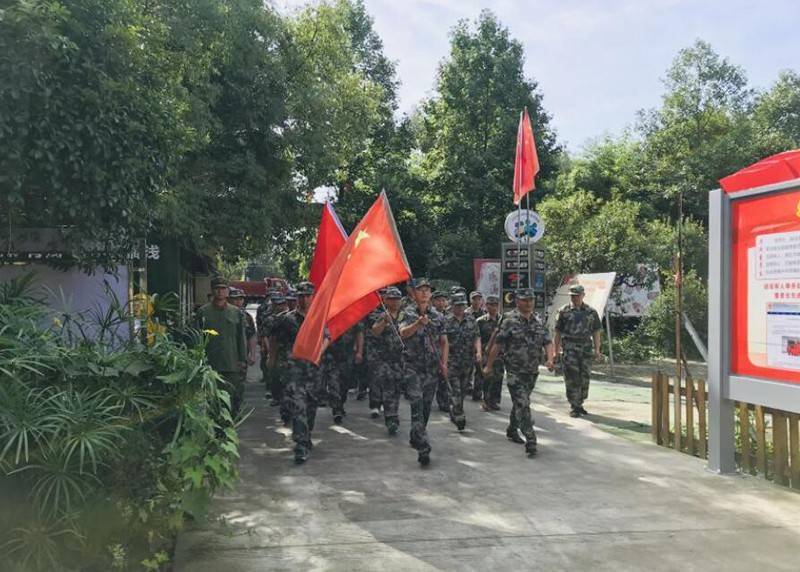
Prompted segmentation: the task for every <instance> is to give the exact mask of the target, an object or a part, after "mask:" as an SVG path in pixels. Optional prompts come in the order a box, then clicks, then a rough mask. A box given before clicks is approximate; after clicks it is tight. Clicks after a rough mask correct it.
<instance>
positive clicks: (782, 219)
mask: <svg viewBox="0 0 800 572" xmlns="http://www.w3.org/2000/svg"><path fill="white" fill-rule="evenodd" d="M730 228H731V259H730V260H731V274H730V276H731V294H732V295H731V338H730V339H731V346H730V347H731V352H730V373H731V375H742V376H752V377H759V378H763V379H769V380H772V381H779V382H784V383H790V384H800V371H794V370H788V369H780V368H774V367H763V366H760V365H756V364H754V363H753V362H752V361H751V360H750V355H749V352H748V304H749V302H750V300H751V294H752V293H751V292H749V291H748V267H747V263H748V260H747V256H748V249H750V248H753V247H755V245H756V239H757V237H759V236H763V235H769V234H774V233H780V232H790V231H800V190H797V189H794V190H790V191H787V192H783V193H776V194H767V195H762V196H754V197H746V198H740V199H735V200H733V201H731V227H730ZM769 283H770V284H769V286H770V287H771V289H770V291H769V292H768V294H769V295H770V299H771V301H772V298H774V301H776V302H789V301H794V302H798V303H800V278H798V279H775V280H770V281H769ZM784 296H786V297H785V298H784Z"/></svg>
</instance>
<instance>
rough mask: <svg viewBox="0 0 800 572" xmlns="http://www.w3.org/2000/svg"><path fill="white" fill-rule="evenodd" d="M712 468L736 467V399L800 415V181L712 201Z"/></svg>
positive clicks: (714, 194)
mask: <svg viewBox="0 0 800 572" xmlns="http://www.w3.org/2000/svg"><path fill="white" fill-rule="evenodd" d="M709 231H710V232H709V242H708V248H709V273H708V274H709V289H708V341H709V347H708V351H709V360H708V375H709V379H708V382H709V455H708V463H709V468H711V469H712V470H714V471H717V472H720V473H728V472H733V471H735V469H736V465H735V460H734V407H733V403H734V401H743V402H746V403H751V404H755V405H761V406H765V407H772V408H775V409H780V410H783V411H789V412H793V413H800V179H794V180H791V181H787V182H783V183H777V184H774V185H766V186H762V187H757V188H753V189H745V190H739V191H735V192H728V193H726V192H723V191H722V190H716V191H713V192H712V193H711V194H710V204H709Z"/></svg>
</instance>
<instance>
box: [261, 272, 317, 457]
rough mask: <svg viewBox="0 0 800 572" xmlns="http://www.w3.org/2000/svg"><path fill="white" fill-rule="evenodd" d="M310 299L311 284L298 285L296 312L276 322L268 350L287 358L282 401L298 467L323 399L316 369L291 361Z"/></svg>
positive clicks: (308, 448)
mask: <svg viewBox="0 0 800 572" xmlns="http://www.w3.org/2000/svg"><path fill="white" fill-rule="evenodd" d="M313 296H314V285H313V284H312V283H311V282H301V283H300V284H298V285H297V308H295V309H294V310H292V311H291V312H284V313H283V314H281V315H280V316H278V317H277V318H276V320H275V324H274V326H273V330H272V337H271V338H270V347H279V348H282V349H283V351H286V352H287V353H288V355H289V358H288V383H287V384H286V395H285V401H286V403H287V405H288V407H289V413H290V415H291V420H292V440H294V442H295V447H294V461H295V463H298V464H299V463H304V462H306V461H307V460H308V455H309V454H310V452H311V449H312V448H313V446H314V444H313V442H312V441H311V432H312V431H313V430H314V421H315V420H316V416H317V405H318V404H319V402H320V401H321V400H323V399H325V388H324V385H323V383H322V376H321V375H320V371H319V367H317V366H316V365H314V364H312V363H310V362H307V361H305V360H297V359H294V358H292V357H291V350H292V347H293V346H294V341H295V338H297V332H298V331H299V330H300V327H301V326H302V325H303V320H305V317H306V312H307V311H308V308H309V307H310V306H311V299H312V298H313Z"/></svg>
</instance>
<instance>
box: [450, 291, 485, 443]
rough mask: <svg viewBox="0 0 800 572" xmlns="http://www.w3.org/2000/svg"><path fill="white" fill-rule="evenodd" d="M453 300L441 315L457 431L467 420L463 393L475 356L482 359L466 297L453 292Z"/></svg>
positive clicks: (476, 330)
mask: <svg viewBox="0 0 800 572" xmlns="http://www.w3.org/2000/svg"><path fill="white" fill-rule="evenodd" d="M452 303H453V308H452V313H451V314H448V315H447V316H446V317H445V319H444V330H445V334H446V335H447V345H448V346H449V347H450V355H449V356H448V362H447V371H448V377H447V381H448V386H449V388H450V420H451V421H452V422H453V423H455V425H456V427H457V428H458V430H459V431H463V430H464V427H465V426H466V424H467V420H466V417H465V416H464V395H465V394H466V393H467V390H468V387H469V376H470V374H471V373H472V369H473V367H475V360H476V359H477V360H480V359H481V339H480V337H479V336H478V326H477V325H475V320H474V319H473V318H472V316H468V315H467V314H466V308H467V298H466V297H465V296H464V295H458V296H454V297H453V300H452Z"/></svg>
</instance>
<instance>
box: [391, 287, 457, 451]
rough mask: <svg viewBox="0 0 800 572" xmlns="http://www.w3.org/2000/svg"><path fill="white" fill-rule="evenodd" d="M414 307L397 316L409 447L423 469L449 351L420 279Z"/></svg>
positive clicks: (428, 292) (427, 289)
mask: <svg viewBox="0 0 800 572" xmlns="http://www.w3.org/2000/svg"><path fill="white" fill-rule="evenodd" d="M414 298H415V302H416V307H414V308H409V309H407V310H404V311H403V312H402V313H401V315H400V336H401V337H402V338H403V340H404V341H405V344H406V350H405V356H404V357H405V362H406V382H407V384H408V396H409V399H410V400H411V435H410V443H411V446H412V447H414V448H415V449H416V450H417V453H418V458H417V460H418V461H419V463H420V464H421V465H422V466H425V465H427V464H428V463H430V452H431V445H430V443H429V441H428V432H427V426H428V418H429V417H430V414H431V402H432V401H433V394H434V392H435V391H436V384H437V382H438V380H439V378H440V376H441V377H444V379H447V358H448V354H449V348H448V345H447V336H446V335H445V333H444V319H443V318H442V315H441V314H440V313H439V312H437V311H436V310H434V309H433V308H431V306H430V299H431V286H430V282H429V281H428V280H427V278H420V279H418V280H417V281H416V283H415V287H414Z"/></svg>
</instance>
